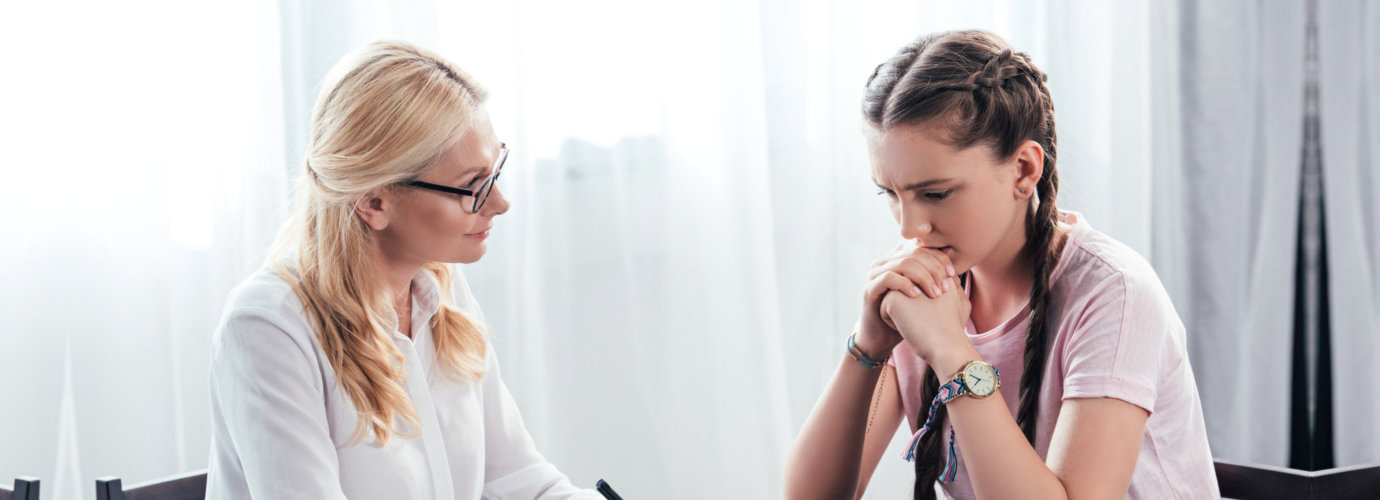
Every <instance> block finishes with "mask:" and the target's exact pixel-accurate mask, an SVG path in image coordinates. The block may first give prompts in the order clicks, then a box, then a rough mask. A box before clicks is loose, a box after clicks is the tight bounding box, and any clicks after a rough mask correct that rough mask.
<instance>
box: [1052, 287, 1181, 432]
mask: <svg viewBox="0 0 1380 500" xmlns="http://www.w3.org/2000/svg"><path fill="white" fill-rule="evenodd" d="M1156 286H1158V282H1157V281H1156V282H1155V283H1147V282H1144V280H1143V279H1141V280H1138V279H1137V278H1136V277H1135V276H1132V275H1131V274H1128V273H1126V272H1121V273H1116V274H1114V275H1112V276H1111V277H1108V278H1107V279H1105V280H1103V281H1102V282H1101V283H1099V284H1098V285H1097V286H1095V287H1094V289H1093V290H1092V291H1091V293H1090V294H1088V295H1086V296H1085V297H1088V298H1087V299H1086V300H1087V304H1086V305H1085V306H1084V307H1083V308H1082V311H1081V313H1079V314H1078V315H1075V316H1073V317H1072V318H1071V319H1073V325H1072V326H1071V328H1072V331H1071V332H1070V334H1069V338H1068V341H1067V342H1066V343H1065V344H1064V352H1063V353H1062V356H1063V366H1062V369H1063V370H1064V396H1063V398H1064V399H1072V398H1115V399H1120V400H1122V401H1126V402H1128V403H1131V404H1133V405H1136V406H1139V407H1141V408H1144V409H1145V411H1148V412H1152V413H1153V412H1154V411H1155V399H1156V388H1157V387H1158V381H1159V378H1160V374H1161V370H1162V369H1163V364H1164V362H1163V361H1164V352H1165V346H1166V345H1167V344H1168V343H1169V342H1170V339H1171V338H1172V333H1173V330H1174V328H1176V327H1178V328H1182V326H1181V325H1180V324H1179V322H1178V317H1177V316H1176V315H1175V314H1174V313H1173V309H1172V307H1170V308H1168V309H1167V310H1166V307H1165V304H1164V302H1167V300H1168V298H1167V297H1162V295H1163V294H1162V293H1155V292H1156V288H1155V287H1156Z"/></svg>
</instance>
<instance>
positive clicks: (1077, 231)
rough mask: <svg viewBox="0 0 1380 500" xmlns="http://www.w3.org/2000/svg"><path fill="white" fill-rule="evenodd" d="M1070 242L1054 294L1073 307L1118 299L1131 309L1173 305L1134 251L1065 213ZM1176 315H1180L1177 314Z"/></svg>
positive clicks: (1151, 269) (1054, 282)
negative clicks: (1079, 304)
mask: <svg viewBox="0 0 1380 500" xmlns="http://www.w3.org/2000/svg"><path fill="white" fill-rule="evenodd" d="M1065 215H1066V219H1065V220H1066V221H1068V222H1069V224H1068V227H1069V231H1068V239H1067V240H1066V242H1065V245H1064V249H1063V252H1062V253H1061V254H1060V258H1059V264H1058V265H1056V270H1055V273H1054V274H1053V275H1051V284H1050V288H1051V291H1052V292H1053V293H1054V294H1055V295H1056V296H1062V298H1063V299H1064V302H1065V303H1066V304H1068V305H1070V306H1072V305H1075V304H1078V303H1084V304H1086V303H1089V302H1101V301H1108V300H1116V301H1120V302H1123V303H1125V305H1126V306H1128V307H1137V308H1139V307H1154V308H1167V310H1168V311H1169V312H1171V313H1172V312H1173V305H1172V303H1171V301H1170V299H1169V294H1168V292H1166V291H1165V288H1164V284H1163V283H1162V282H1161V281H1160V278H1159V275H1158V274H1156V273H1155V269H1154V267H1153V266H1151V264H1150V261H1148V260H1146V259H1145V257H1144V256H1142V255H1141V254H1140V253H1139V252H1137V251H1136V250H1135V249H1133V248H1131V247H1130V246H1128V245H1126V244H1125V243H1122V242H1120V241H1118V240H1116V239H1115V238H1113V237H1111V236H1109V235H1107V234H1106V233H1103V232H1101V231H1098V230H1096V229H1094V228H1093V227H1092V225H1090V224H1089V223H1088V221H1087V220H1085V219H1084V218H1083V216H1082V215H1081V214H1077V213H1074V212H1065ZM1176 316H1177V315H1176Z"/></svg>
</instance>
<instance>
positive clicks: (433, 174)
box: [377, 108, 508, 264]
mask: <svg viewBox="0 0 1380 500" xmlns="http://www.w3.org/2000/svg"><path fill="white" fill-rule="evenodd" d="M502 147H503V144H502V143H501V142H499V140H498V137H497V136H496V135H494V130H493V126H492V125H491V124H490V122H489V115H488V113H487V112H486V111H485V110H484V108H480V109H479V110H478V112H477V113H476V115H475V117H474V123H473V125H472V127H471V128H470V130H469V132H467V133H466V134H465V135H464V137H463V138H461V139H460V140H459V141H457V142H456V144H455V145H454V146H452V147H451V148H450V149H449V150H447V151H446V153H445V155H444V156H443V157H442V158H441V161H440V163H438V164H437V165H436V166H435V167H433V168H431V169H430V170H427V172H426V173H425V174H423V175H422V176H421V177H419V178H418V179H417V180H420V181H423V182H428V183H431V184H438V185H441V186H448V187H455V188H462V189H468V190H471V191H474V190H478V189H479V187H480V186H481V185H482V184H484V181H485V180H487V179H488V178H489V176H491V175H493V173H494V168H495V164H494V163H495V161H496V160H497V159H498V156H499V151H500V150H501V149H502ZM388 198H391V199H390V200H389V201H391V205H392V206H391V207H390V208H391V209H392V210H391V211H390V213H389V214H388V224H387V227H385V228H383V230H382V231H379V233H378V234H377V236H378V237H379V243H380V248H381V249H382V250H383V252H384V253H385V254H386V255H388V257H389V258H390V259H392V260H395V261H403V262H423V263H425V262H432V261H439V262H452V263H453V262H460V263H466V264H468V263H471V262H475V261H478V260H479V258H480V257H483V256H484V252H485V251H486V250H487V245H486V244H485V240H486V239H487V238H488V237H489V230H490V229H492V228H493V225H494V217H497V216H498V215H500V214H502V213H504V212H507V211H508V200H507V198H505V197H504V196H503V192H502V190H501V189H499V187H498V186H497V185H495V186H494V187H493V191H492V192H491V193H490V194H489V198H488V200H487V201H486V202H485V203H484V206H482V207H480V208H479V211H478V212H472V211H471V208H472V207H473V206H474V197H471V196H461V195H457V194H452V193H445V192H439V191H432V190H428V189H420V188H414V187H405V186H400V187H398V188H396V189H394V190H393V192H392V196H389V197H388Z"/></svg>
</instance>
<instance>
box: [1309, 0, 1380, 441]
mask: <svg viewBox="0 0 1380 500" xmlns="http://www.w3.org/2000/svg"><path fill="white" fill-rule="evenodd" d="M1318 33H1319V40H1318V42H1319V71H1320V83H1321V87H1320V88H1319V98H1320V101H1321V102H1320V103H1319V105H1320V107H1321V109H1320V117H1321V118H1322V123H1321V135H1322V145H1321V146H1322V166H1323V190H1324V203H1325V204H1326V205H1325V206H1324V210H1325V213H1326V217H1327V245H1328V247H1327V250H1328V255H1327V259H1328V265H1329V266H1330V268H1331V273H1330V276H1329V279H1330V280H1331V281H1330V283H1329V285H1330V287H1331V289H1330V294H1329V299H1330V300H1331V309H1330V312H1331V318H1330V319H1331V321H1332V328H1331V341H1332V383H1333V386H1332V402H1333V408H1334V412H1335V418H1334V422H1333V425H1334V426H1335V427H1334V429H1333V432H1334V436H1335V442H1336V454H1337V457H1336V460H1337V466H1339V467H1340V466H1347V465H1357V464H1373V463H1377V462H1380V446H1377V444H1380V425H1377V422H1376V415H1377V413H1380V386H1377V385H1376V384H1375V381H1376V380H1380V364H1377V363H1376V362H1375V358H1376V357H1377V356H1380V338H1377V337H1376V335H1377V333H1380V316H1377V313H1376V311H1377V310H1380V203H1377V202H1376V199H1375V198H1376V192H1378V191H1380V63H1377V62H1376V61H1380V4H1377V3H1376V2H1362V1H1354V0H1351V1H1319V2H1318Z"/></svg>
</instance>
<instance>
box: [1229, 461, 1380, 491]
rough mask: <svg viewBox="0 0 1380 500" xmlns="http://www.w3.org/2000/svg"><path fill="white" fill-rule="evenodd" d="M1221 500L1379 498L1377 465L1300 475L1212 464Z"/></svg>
mask: <svg viewBox="0 0 1380 500" xmlns="http://www.w3.org/2000/svg"><path fill="white" fill-rule="evenodd" d="M1213 466H1214V467H1215V468H1216V469H1217V486H1218V488H1219V489H1220V490H1221V492H1222V498H1234V499H1237V500H1276V499H1278V500H1305V499H1314V498H1327V499H1333V498H1380V465H1356V466H1351V467H1338V468H1335V469H1327V470H1320V471H1311V472H1310V471H1301V470H1296V469H1288V468H1284V467H1275V466H1270V465H1259V464H1244V463H1238V462H1232V461H1229V460H1221V459H1218V460H1214V461H1213Z"/></svg>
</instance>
